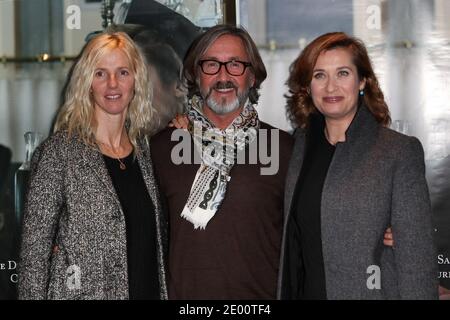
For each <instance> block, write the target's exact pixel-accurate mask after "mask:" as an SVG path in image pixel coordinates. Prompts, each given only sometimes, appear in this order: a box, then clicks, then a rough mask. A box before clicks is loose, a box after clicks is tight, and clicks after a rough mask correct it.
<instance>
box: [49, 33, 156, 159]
mask: <svg viewBox="0 0 450 320" xmlns="http://www.w3.org/2000/svg"><path fill="white" fill-rule="evenodd" d="M117 48H118V49H120V50H122V52H123V53H125V55H126V57H127V59H128V61H129V64H130V68H131V70H132V72H133V75H134V92H135V93H134V97H133V99H132V100H131V102H130V104H129V106H128V111H127V116H126V120H125V126H126V130H127V133H128V138H129V139H130V142H131V144H132V145H133V147H134V150H135V151H136V152H138V151H139V147H138V143H137V141H138V139H139V137H145V135H146V134H148V133H149V132H151V131H152V130H153V128H152V127H153V126H154V125H155V123H154V119H155V114H154V109H153V107H152V105H151V101H152V90H151V83H150V80H149V75H148V70H147V66H146V64H145V59H144V56H143V54H142V53H141V51H140V49H139V48H138V47H137V46H136V45H135V44H134V42H133V40H131V38H130V37H129V36H128V35H127V34H126V33H124V32H105V33H101V34H99V35H97V36H95V37H94V38H92V39H91V40H90V41H89V42H88V43H87V44H86V45H85V46H84V47H83V49H82V51H81V53H80V55H79V56H78V58H77V61H76V62H75V64H74V66H73V67H72V70H71V74H70V79H69V82H68V85H67V89H66V92H65V96H64V99H65V100H64V103H63V105H62V107H61V109H60V111H59V113H58V116H57V119H56V123H55V126H54V132H56V131H59V130H67V131H68V134H69V136H72V135H74V134H76V135H78V136H79V138H80V139H81V140H82V141H83V142H84V143H86V144H87V145H90V146H95V145H96V143H95V131H96V128H97V125H98V123H97V121H96V119H95V116H94V101H93V99H92V97H91V95H90V90H91V86H92V81H93V79H94V72H95V69H96V66H97V64H98V62H99V61H100V59H102V57H104V56H105V55H106V54H107V53H109V52H111V51H112V50H114V49H117Z"/></svg>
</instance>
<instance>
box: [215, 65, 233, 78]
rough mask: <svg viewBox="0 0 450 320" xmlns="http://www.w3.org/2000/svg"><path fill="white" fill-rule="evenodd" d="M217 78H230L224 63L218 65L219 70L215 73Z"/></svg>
mask: <svg viewBox="0 0 450 320" xmlns="http://www.w3.org/2000/svg"><path fill="white" fill-rule="evenodd" d="M217 78H218V80H220V81H224V80H228V79H229V78H230V75H229V74H228V72H227V69H226V68H225V65H221V66H220V68H219V72H218V73H217Z"/></svg>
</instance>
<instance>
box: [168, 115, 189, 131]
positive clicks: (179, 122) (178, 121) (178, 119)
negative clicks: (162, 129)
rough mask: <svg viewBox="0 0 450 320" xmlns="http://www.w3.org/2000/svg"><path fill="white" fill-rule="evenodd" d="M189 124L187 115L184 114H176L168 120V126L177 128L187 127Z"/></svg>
mask: <svg viewBox="0 0 450 320" xmlns="http://www.w3.org/2000/svg"><path fill="white" fill-rule="evenodd" d="M188 125H189V120H188V117H187V115H185V114H178V113H177V115H176V116H175V118H173V119H172V121H170V122H169V127H175V128H177V129H187V128H188Z"/></svg>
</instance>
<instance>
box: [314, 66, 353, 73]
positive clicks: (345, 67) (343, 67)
mask: <svg viewBox="0 0 450 320" xmlns="http://www.w3.org/2000/svg"><path fill="white" fill-rule="evenodd" d="M342 69H349V70H352V68H351V67H348V66H342V67H339V68H337V69H336V70H342ZM317 71H322V72H325V69H314V70H313V72H317Z"/></svg>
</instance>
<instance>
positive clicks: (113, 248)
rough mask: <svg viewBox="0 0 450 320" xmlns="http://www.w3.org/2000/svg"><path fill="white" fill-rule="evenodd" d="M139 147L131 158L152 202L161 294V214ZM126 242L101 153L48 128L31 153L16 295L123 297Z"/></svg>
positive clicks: (164, 232) (148, 167) (143, 152)
mask: <svg viewBox="0 0 450 320" xmlns="http://www.w3.org/2000/svg"><path fill="white" fill-rule="evenodd" d="M140 148H141V152H139V153H138V154H137V161H138V163H139V166H140V169H141V172H142V175H143V179H144V182H145V184H146V186H147V189H148V192H149V195H150V198H151V199H152V201H153V204H154V206H155V219H156V233H157V234H156V240H157V261H158V270H159V282H160V296H161V299H167V287H166V271H165V257H166V253H167V218H166V217H165V216H164V215H163V213H162V212H161V205H160V201H159V195H158V190H157V187H156V184H155V180H154V175H153V169H152V163H151V159H150V150H149V147H148V146H147V145H146V144H145V143H140ZM52 248H54V249H52ZM126 248H127V245H126V227H125V217H124V213H123V211H122V209H121V205H120V202H119V198H118V196H117V194H116V192H115V189H114V186H113V184H112V180H111V178H110V176H109V173H108V171H107V168H106V165H105V162H104V159H103V157H102V155H101V153H100V152H99V151H98V150H95V149H94V148H92V147H90V146H87V145H86V144H85V143H83V142H81V140H79V139H78V138H77V137H75V136H72V137H70V138H68V134H67V132H65V131H60V132H57V133H55V134H54V135H52V136H51V137H49V138H48V139H47V140H46V141H44V142H43V143H42V144H41V145H40V146H39V147H38V148H37V149H36V151H35V154H34V155H33V160H32V165H31V176H30V182H29V192H28V195H27V198H26V203H25V213H24V221H23V231H22V242H21V252H20V262H19V283H18V289H19V299H95V300H97V299H108V300H110V299H111V300H113V299H128V298H129V296H128V271H127V249H126Z"/></svg>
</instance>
